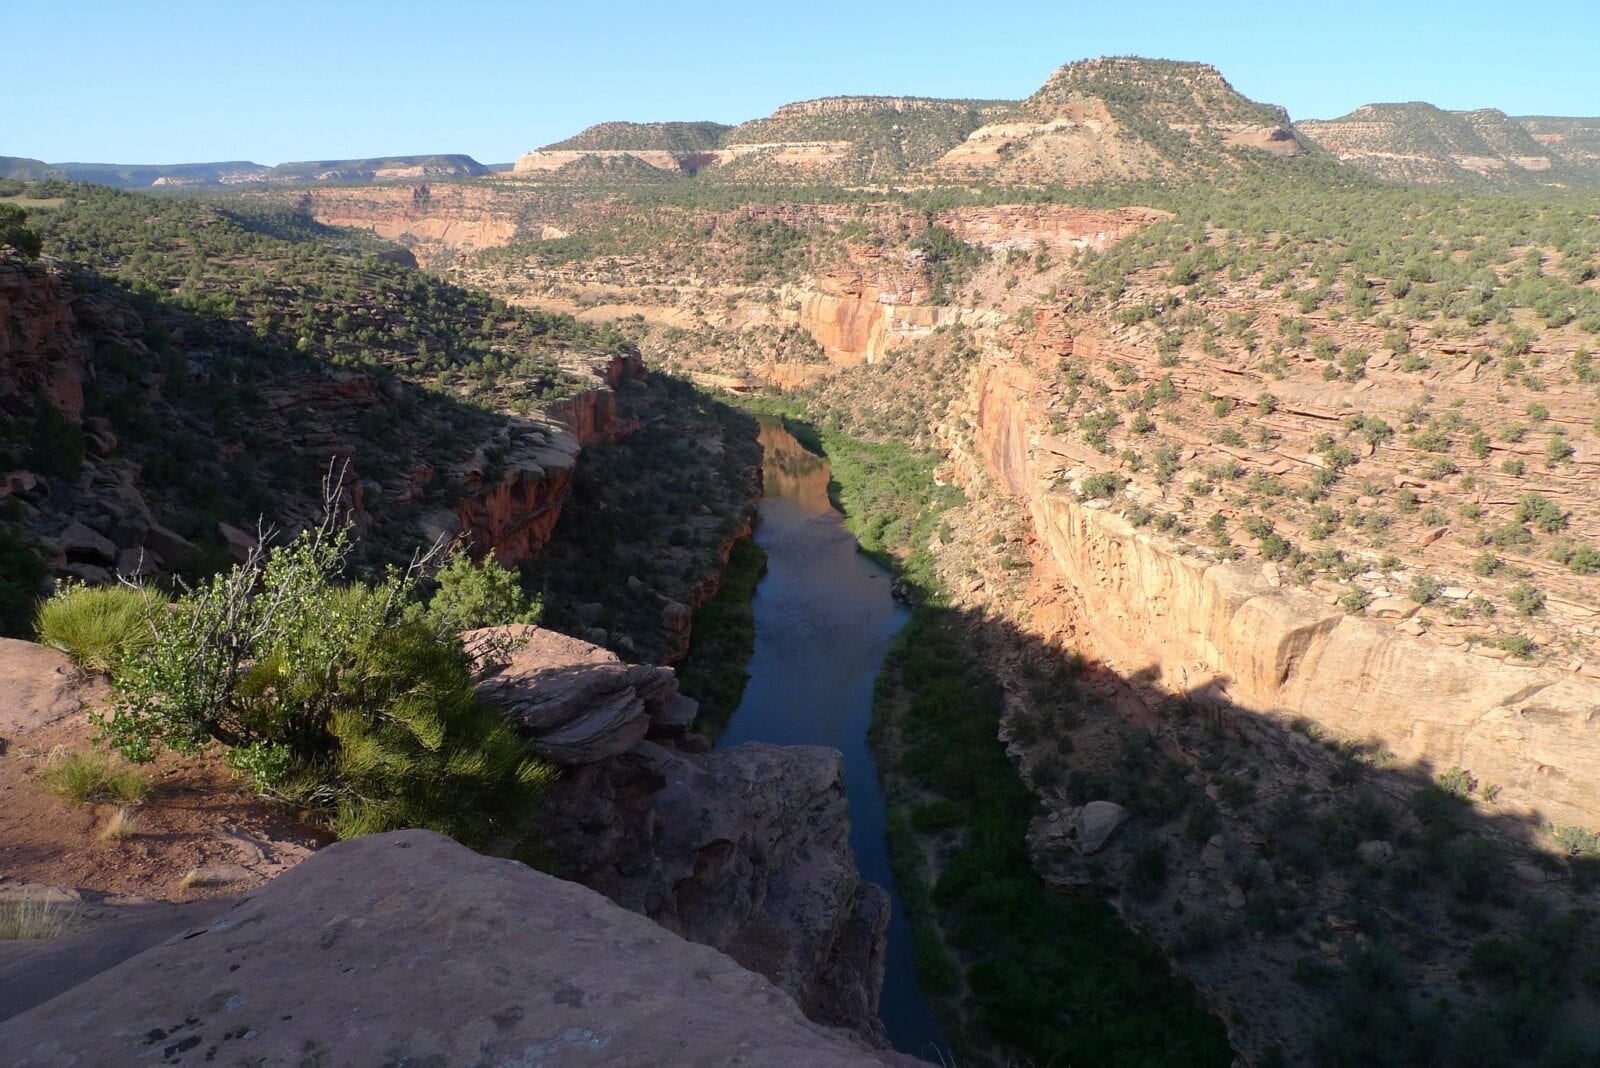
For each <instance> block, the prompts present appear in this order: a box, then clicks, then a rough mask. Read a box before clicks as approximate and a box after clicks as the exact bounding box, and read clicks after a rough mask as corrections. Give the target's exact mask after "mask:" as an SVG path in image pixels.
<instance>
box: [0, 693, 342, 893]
mask: <svg viewBox="0 0 1600 1068" xmlns="http://www.w3.org/2000/svg"><path fill="white" fill-rule="evenodd" d="M91 735H92V728H91V726H90V724H89V721H88V712H87V711H86V710H85V711H80V712H77V713H74V714H72V715H70V716H67V717H65V718H63V719H59V720H57V721H55V722H53V723H49V724H46V725H43V726H38V727H33V728H31V729H29V728H23V729H13V730H10V731H7V732H6V733H5V736H4V738H3V741H0V898H7V897H15V896H17V895H19V894H21V893H23V892H25V889H26V888H29V887H33V888H37V887H41V886H47V887H57V888H61V889H63V890H67V891H71V892H73V896H78V897H80V898H81V899H82V900H84V901H85V902H94V903H104V904H118V903H121V902H123V901H126V900H128V899H143V900H153V901H193V900H198V899H200V898H204V897H221V896H227V895H231V894H236V893H239V892H240V891H241V890H248V889H250V888H251V887H253V886H257V885H259V884H260V883H262V882H264V881H265V880H267V879H269V878H271V877H272V876H274V875H276V874H277V873H279V872H281V871H283V870H284V869H285V868H288V867H291V866H292V865H294V864H295V863H298V862H299V861H300V860H301V859H303V858H304V857H306V856H308V855H309V854H310V852H311V851H312V850H314V849H316V848H317V847H318V846H319V845H321V844H324V843H325V842H326V841H327V838H326V836H325V835H322V834H320V833H319V832H317V831H315V830H313V829H311V828H308V827H306V826H305V825H303V824H301V823H299V822H298V821H296V820H295V819H294V818H293V815H292V814H291V813H287V812H283V811H280V810H278V809H276V808H274V807H271V806H268V805H266V804H264V803H263V802H261V801H260V800H258V799H257V798H255V797H254V796H253V795H251V794H250V793H248V792H247V790H246V789H245V788H243V787H242V785H241V784H240V783H239V782H238V781H237V780H235V779H234V778H233V776H232V775H230V774H229V773H228V771H227V770H226V769H225V768H224V767H222V766H221V763H220V761H219V760H218V759H217V758H216V757H215V756H210V755H202V756H199V757H187V758H186V757H176V756H171V755H168V756H166V757H164V758H162V759H160V760H158V761H157V762H156V763H155V764H153V765H150V766H149V767H147V768H145V769H143V770H144V772H145V773H146V775H147V777H148V779H149V781H150V784H151V790H150V795H149V798H148V799H147V800H146V801H145V802H144V803H143V804H141V805H138V806H134V807H132V808H130V810H129V812H130V814H131V815H132V818H133V820H134V828H135V830H134V833H133V834H132V835H131V836H129V837H126V838H121V839H111V840H105V841H102V840H101V838H100V834H101V832H102V831H103V830H104V828H105V827H106V824H107V823H108V821H110V820H111V819H112V818H113V816H114V815H115V814H116V812H117V809H118V806H117V805H114V804H94V803H90V804H85V805H82V806H73V805H70V804H69V803H68V802H67V801H65V800H63V799H62V798H60V797H58V796H56V795H55V794H53V793H51V792H50V791H49V790H48V789H47V788H46V786H45V784H44V782H43V780H42V778H41V772H42V771H44V770H45V768H46V767H47V766H48V764H49V762H50V761H51V760H52V759H59V757H60V754H63V753H68V752H84V751H87V750H89V749H91V748H92V741H91ZM195 871H200V872H203V873H204V874H205V876H206V878H204V879H202V880H201V885H189V886H185V885H184V879H185V876H187V875H189V873H191V872H195Z"/></svg>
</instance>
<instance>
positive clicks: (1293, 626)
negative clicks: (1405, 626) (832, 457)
mask: <svg viewBox="0 0 1600 1068" xmlns="http://www.w3.org/2000/svg"><path fill="white" fill-rule="evenodd" d="M1036 385H1037V383H1036V381H1035V379H1034V374H1033V370H1032V368H1031V367H1030V366H1029V365H1028V364H1027V363H1025V362H1024V361H1020V360H1002V359H994V360H991V361H989V362H987V363H986V364H985V365H984V366H983V367H982V368H980V371H979V373H978V376H977V379H976V385H975V391H974V396H973V397H972V398H971V401H970V408H969V411H970V412H971V415H970V420H971V426H970V431H971V435H972V437H971V440H972V448H973V451H974V453H975V454H976V457H977V458H978V460H979V461H980V462H981V463H982V464H983V465H984V466H985V467H986V468H987V473H988V477H992V478H994V479H995V480H996V481H998V482H999V483H1000V484H1001V485H1002V486H1003V487H1004V488H1006V489H1007V490H1008V491H1009V492H1012V493H1014V494H1016V495H1018V496H1019V497H1021V498H1022V499H1023V500H1024V501H1025V502H1026V504H1027V506H1028V509H1029V512H1030V514H1031V516H1032V521H1033V527H1034V532H1035V534H1036V536H1037V538H1038V541H1039V545H1040V548H1041V550H1042V552H1041V561H1040V564H1041V567H1042V569H1043V570H1042V573H1041V582H1042V584H1043V585H1044V586H1045V588H1047V589H1048V590H1050V591H1051V592H1049V594H1048V595H1047V596H1046V598H1045V599H1044V601H1043V603H1041V604H1039V605H1038V606H1036V608H1037V610H1038V613H1039V615H1040V617H1041V618H1046V617H1049V616H1051V615H1052V614H1053V615H1054V616H1055V618H1056V622H1057V624H1058V625H1059V626H1061V627H1062V629H1065V630H1068V631H1071V632H1073V633H1074V634H1075V636H1076V638H1077V639H1078V640H1081V641H1083V642H1084V643H1086V644H1087V646H1088V647H1089V648H1091V649H1093V650H1094V651H1095V653H1096V654H1097V655H1099V656H1101V657H1102V658H1103V659H1104V660H1105V661H1106V662H1107V663H1109V664H1110V665H1112V666H1113V667H1115V668H1117V669H1118V670H1119V671H1121V672H1123V673H1124V674H1128V675H1131V674H1134V673H1138V672H1146V673H1151V674H1153V675H1154V676H1155V677H1157V678H1159V679H1160V681H1161V683H1162V684H1163V685H1164V686H1165V687H1166V688H1168V689H1170V690H1174V691H1178V692H1182V693H1185V694H1187V695H1189V696H1190V697H1191V698H1192V699H1194V700H1197V701H1199V702H1200V703H1202V704H1205V703H1208V702H1209V703H1214V704H1219V705H1226V706H1232V707H1237V708H1241V709H1245V710H1248V711H1251V712H1255V713H1259V714H1267V715H1278V714H1283V715H1286V716H1304V717H1307V718H1309V719H1311V720H1313V721H1314V722H1315V723H1317V724H1318V725H1320V726H1321V727H1323V728H1324V729H1326V730H1329V731H1331V732H1333V733H1335V734H1336V735H1339V736H1342V737H1347V738H1351V739H1354V740H1357V741H1372V742H1375V743H1378V744H1379V745H1380V746H1382V747H1383V748H1385V749H1387V750H1388V751H1390V752H1392V753H1393V754H1394V755H1395V756H1397V757H1399V758H1400V759H1401V760H1402V761H1406V762H1408V763H1412V764H1415V765H1417V766H1420V767H1421V768H1423V769H1424V770H1428V771H1432V772H1437V771H1443V770H1445V769H1447V768H1451V767H1461V768H1466V769H1469V770H1470V771H1471V772H1472V773H1473V774H1474V775H1476V776H1478V778H1479V779H1481V780H1482V781H1484V782H1492V783H1495V784H1496V785H1498V786H1499V787H1500V788H1501V791H1502V792H1501V795H1500V796H1501V798H1502V800H1503V802H1504V804H1506V805H1508V806H1513V807H1517V806H1520V807H1521V808H1523V809H1524V810H1525V811H1527V812H1528V813H1530V814H1536V815H1537V816H1538V817H1540V818H1542V819H1548V820H1553V821H1555V822H1558V823H1578V824H1583V825H1586V826H1591V827H1592V826H1600V800H1597V799H1600V722H1596V720H1595V718H1594V716H1593V709H1594V708H1596V707H1600V680H1597V679H1595V678H1593V677H1590V676H1589V675H1588V674H1584V673H1580V672H1575V671H1572V670H1570V669H1569V670H1562V668H1561V667H1560V666H1558V665H1556V664H1535V665H1528V666H1522V665H1519V664H1517V663H1515V662H1512V661H1509V660H1505V659H1497V658H1490V657H1486V656H1483V655H1477V654H1475V653H1474V652H1473V651H1472V650H1471V648H1470V647H1459V648H1458V647H1451V646H1446V645H1441V644H1438V643H1436V642H1434V641H1432V640H1429V639H1428V638H1426V637H1423V636H1416V635H1411V634H1407V633H1404V632H1403V631H1400V630H1397V628H1396V627H1395V626H1394V625H1393V624H1392V623H1390V622H1388V621H1384V620H1379V619H1373V618H1369V617H1367V616H1355V615H1349V614H1346V613H1345V612H1344V611H1342V610H1341V609H1339V608H1337V607H1333V606H1331V605H1329V604H1328V603H1326V602H1325V600H1324V599H1322V598H1321V597H1318V596H1315V595H1313V594H1312V593H1310V592H1307V591H1302V590H1297V589H1292V588H1287V587H1283V586H1282V584H1281V583H1275V582H1274V581H1273V578H1274V576H1273V574H1272V569H1271V568H1270V565H1267V566H1263V565H1262V564H1260V563H1248V562H1213V561H1209V560H1207V559H1205V558H1204V557H1202V556H1198V555H1195V554H1193V553H1183V552H1180V551H1179V548H1180V547H1179V546H1178V545H1176V544H1173V543H1170V542H1168V541H1167V540H1165V539H1163V538H1162V537H1160V536H1158V535H1154V534H1151V533H1148V532H1146V531H1143V530H1138V529H1135V528H1134V527H1133V526H1132V524H1130V523H1129V522H1127V521H1126V520H1125V519H1123V518H1122V517H1121V516H1120V515H1119V514H1118V513H1117V512H1116V511H1114V510H1112V509H1110V508H1108V507H1106V506H1105V505H1104V504H1101V503H1099V502H1092V501H1081V500H1080V499H1079V498H1078V496H1077V494H1075V493H1073V492H1072V491H1071V490H1069V489H1066V488H1064V487H1062V486H1060V485H1058V483H1057V481H1056V479H1055V477H1054V476H1055V475H1056V473H1057V471H1058V468H1059V460H1060V458H1061V457H1060V456H1059V455H1057V454H1056V453H1055V452H1052V450H1053V449H1062V448H1066V449H1068V451H1071V450H1070V447H1068V446H1067V445H1066V444H1065V443H1062V442H1060V440H1059V439H1056V438H1054V437H1052V435H1051V434H1050V432H1049V426H1048V416H1047V415H1046V414H1045V413H1043V412H1042V411H1040V410H1037V409H1036V408H1034V407H1033V402H1032V400H1031V398H1032V397H1033V394H1034V390H1035V387H1036ZM1502 655H1503V654H1502Z"/></svg>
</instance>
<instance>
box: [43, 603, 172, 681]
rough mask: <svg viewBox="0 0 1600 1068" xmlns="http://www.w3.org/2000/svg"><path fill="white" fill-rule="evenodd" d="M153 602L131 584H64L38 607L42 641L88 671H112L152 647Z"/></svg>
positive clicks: (153, 632)
mask: <svg viewBox="0 0 1600 1068" xmlns="http://www.w3.org/2000/svg"><path fill="white" fill-rule="evenodd" d="M150 613H151V604H150V601H149V600H148V598H147V597H146V595H145V594H144V592H143V591H141V590H137V589H134V588H133V587H130V586H84V585H82V584H81V583H70V582H69V583H64V584H62V586H61V587H60V588H59V589H57V590H56V592H55V594H54V595H53V596H51V598H50V599H49V600H47V601H45V602H44V603H43V604H41V605H40V606H39V614H38V616H37V618H36V620H35V623H34V629H35V632H36V633H37V634H38V637H39V641H41V642H43V643H44V644H45V645H48V646H51V647H53V648H56V649H60V650H61V651H62V652H63V653H66V654H67V655H68V656H70V657H72V660H73V662H74V663H76V664H77V665H78V666H79V667H80V668H82V669H83V670H85V671H94V672H103V673H110V672H112V671H115V670H116V668H117V666H118V665H119V664H121V663H122V662H123V661H124V660H126V659H127V658H128V657H130V656H132V655H133V654H135V653H137V652H139V650H141V649H143V648H145V647H146V646H148V645H149V644H150V642H151V640H152V639H153V637H154V634H155V631H154V629H153V627H152V624H151V620H150Z"/></svg>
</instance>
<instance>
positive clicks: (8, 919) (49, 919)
mask: <svg viewBox="0 0 1600 1068" xmlns="http://www.w3.org/2000/svg"><path fill="white" fill-rule="evenodd" d="M76 920H77V912H76V910H75V909H73V908H72V907H71V906H68V905H63V904H61V903H59V902H55V901H44V900H41V899H39V898H33V897H22V898H18V899H17V900H15V901H0V941H8V940H21V939H33V938H58V937H60V936H61V935H64V934H66V933H67V932H68V931H69V930H71V929H72V926H73V924H74V923H75V922H76Z"/></svg>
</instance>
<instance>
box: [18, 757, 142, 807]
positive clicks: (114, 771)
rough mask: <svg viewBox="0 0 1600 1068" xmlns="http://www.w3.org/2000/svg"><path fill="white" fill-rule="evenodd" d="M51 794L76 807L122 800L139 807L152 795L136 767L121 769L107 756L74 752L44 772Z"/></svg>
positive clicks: (52, 763)
mask: <svg viewBox="0 0 1600 1068" xmlns="http://www.w3.org/2000/svg"><path fill="white" fill-rule="evenodd" d="M44 782H45V785H46V786H47V787H49V789H50V792H51V793H54V794H57V795H59V796H60V797H62V798H65V799H66V801H67V802H68V803H70V804H73V805H81V804H83V803H85V802H87V801H119V802H122V803H123V804H131V805H136V804H138V803H139V802H141V801H143V800H144V799H145V798H146V797H147V796H149V793H150V783H149V782H147V781H146V780H145V778H144V776H143V775H140V774H139V773H138V772H137V771H135V770H134V769H133V768H128V767H120V766H118V765H117V764H115V763H113V762H112V760H111V758H110V757H108V756H106V755H105V754H104V753H72V754H69V755H67V756H64V757H61V758H59V759H57V760H54V761H52V762H51V763H50V765H49V766H48V767H47V768H46V769H45V772H44Z"/></svg>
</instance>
